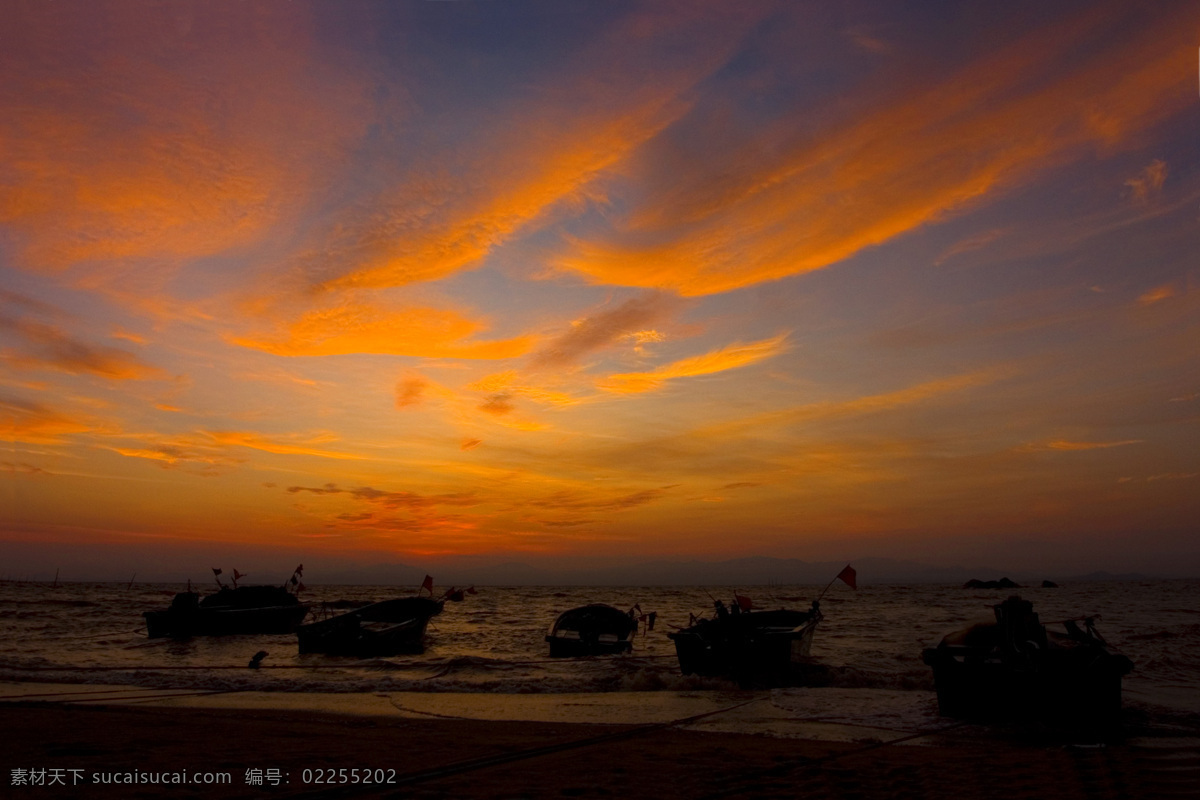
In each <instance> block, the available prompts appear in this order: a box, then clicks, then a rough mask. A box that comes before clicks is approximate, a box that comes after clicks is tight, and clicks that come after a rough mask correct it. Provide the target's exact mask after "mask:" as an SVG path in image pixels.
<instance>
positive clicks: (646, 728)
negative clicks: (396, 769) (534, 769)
mask: <svg viewBox="0 0 1200 800" xmlns="http://www.w3.org/2000/svg"><path fill="white" fill-rule="evenodd" d="M765 699H766V698H765V697H756V698H754V699H752V700H746V701H745V702H742V703H736V704H735V705H732V706H728V707H726V708H718V709H717V710H715V711H706V712H705V713H703V714H696V715H694V716H691V717H684V718H682V719H676V720H672V721H670V722H653V723H650V724H648V725H639V726H637V727H636V728H629V729H626V730H623V731H615V732H613V733H602V734H600V735H599V736H589V737H587V738H585V739H575V740H573V741H570V742H560V743H559V744H551V745H545V746H543V747H529V748H526V749H524V750H515V751H513V752H511V753H501V754H499V755H495V756H484V757H483V758H472V759H468V760H466V761H456V762H454V763H452V764H447V765H445V766H442V767H434V768H433V769H425V770H421V771H419V772H410V773H408V774H407V775H401V776H399V777H398V778H397V779H396V782H395V783H394V784H390V785H392V786H395V785H400V786H411V785H412V784H414V783H423V782H425V781H432V780H437V779H438V778H446V777H449V776H451V775H459V774H461V773H463V772H472V771H474V770H477V769H484V768H486V767H493V766H497V765H499V764H508V763H510V762H513V761H523V760H525V759H528V758H537V757H539V756H545V755H550V754H552V753H561V752H563V751H565V750H575V749H578V748H581V747H591V746H593V745H597V744H605V743H608V742H619V741H622V740H624V739H632V738H634V737H637V736H644V735H646V734H647V733H653V732H655V731H661V730H665V729H667V728H672V727H675V726H676V725H689V724H691V723H693V722H697V721H699V720H702V719H704V718H706V717H711V716H714V715H716V714H724V713H725V712H727V711H733V710H734V709H738V708H741V707H742V706H748V705H750V704H751V703H757V702H759V701H760V700H765ZM406 710H411V709H406ZM433 716H441V715H433ZM452 719H461V718H452Z"/></svg>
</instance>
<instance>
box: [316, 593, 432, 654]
mask: <svg viewBox="0 0 1200 800" xmlns="http://www.w3.org/2000/svg"><path fill="white" fill-rule="evenodd" d="M442 608H443V604H442V603H441V602H440V601H436V600H430V599H429V598H424V597H403V598H396V599H394V600H385V601H383V602H380V603H374V604H372V605H369V606H364V607H363V608H360V609H356V610H354V611H351V612H349V613H346V614H341V615H339V616H336V617H330V618H329V619H324V620H319V621H317V622H312V623H309V624H308V625H302V626H300V627H299V628H297V629H296V639H297V642H298V644H299V648H300V652H301V653H324V654H326V655H334V656H352V657H355V658H379V657H384V656H393V655H400V654H419V653H423V652H425V632H426V629H427V628H428V626H429V620H430V619H432V618H433V617H434V616H436V615H437V614H439V613H441V611H442Z"/></svg>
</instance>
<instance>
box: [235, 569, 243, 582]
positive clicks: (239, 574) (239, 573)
mask: <svg viewBox="0 0 1200 800" xmlns="http://www.w3.org/2000/svg"><path fill="white" fill-rule="evenodd" d="M244 577H246V573H244V572H238V571H237V567H234V568H233V579H234V580H235V581H240V580H241V579H242V578H244Z"/></svg>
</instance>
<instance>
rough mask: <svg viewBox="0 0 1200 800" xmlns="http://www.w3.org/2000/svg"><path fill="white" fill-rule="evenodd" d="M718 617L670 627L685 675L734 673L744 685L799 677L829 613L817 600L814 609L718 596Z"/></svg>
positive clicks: (774, 683)
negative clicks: (765, 606) (747, 604)
mask: <svg viewBox="0 0 1200 800" xmlns="http://www.w3.org/2000/svg"><path fill="white" fill-rule="evenodd" d="M713 607H714V609H715V613H714V614H713V616H712V617H710V618H706V619H700V620H694V621H693V622H692V624H691V625H690V626H689V627H687V628H682V629H680V630H678V631H675V632H674V633H668V634H667V636H669V637H670V638H671V639H672V640H673V641H674V642H675V654H676V655H677V656H678V657H679V669H680V671H681V672H682V673H683V674H684V675H692V674H696V675H707V676H712V677H724V678H731V679H733V680H735V681H737V682H738V683H739V684H741V685H743V686H778V685H783V684H787V683H791V682H794V681H796V680H798V679H799V678H800V676H801V670H802V667H803V665H804V663H805V660H806V659H807V658H808V655H809V653H810V651H811V650H812V641H813V634H814V633H815V632H816V629H817V625H818V624H819V623H820V622H821V620H822V619H823V618H824V617H823V616H822V614H821V606H820V603H818V602H817V601H815V600H814V601H813V604H812V608H811V609H810V610H808V611H796V610H791V609H785V608H780V609H776V610H774V611H750V610H743V609H742V608H741V606H740V605H739V604H738V603H737V602H736V601H735V602H734V604H733V605H732V606H731V607H730V608H726V607H725V604H724V603H722V602H721V601H720V600H714V601H713Z"/></svg>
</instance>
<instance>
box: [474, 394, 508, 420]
mask: <svg viewBox="0 0 1200 800" xmlns="http://www.w3.org/2000/svg"><path fill="white" fill-rule="evenodd" d="M511 401H512V395H511V394H494V395H492V396H491V397H489V398H488V399H487V400H484V401H483V403H481V404H480V406H479V410H480V411H486V412H487V413H489V414H495V415H496V416H497V417H500V416H503V415H505V414H509V413H512V411H514V410H515V409H516V406H514V405H513V404H512V402H511Z"/></svg>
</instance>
